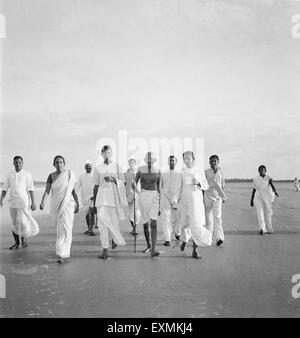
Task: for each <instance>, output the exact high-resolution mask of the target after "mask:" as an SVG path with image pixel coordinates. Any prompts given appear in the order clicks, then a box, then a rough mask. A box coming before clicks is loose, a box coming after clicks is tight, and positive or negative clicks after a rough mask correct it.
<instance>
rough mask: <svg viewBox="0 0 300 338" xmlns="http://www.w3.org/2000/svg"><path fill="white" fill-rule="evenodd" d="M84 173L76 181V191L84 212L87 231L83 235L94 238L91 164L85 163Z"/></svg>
mask: <svg viewBox="0 0 300 338" xmlns="http://www.w3.org/2000/svg"><path fill="white" fill-rule="evenodd" d="M84 168H85V173H83V174H81V175H80V176H79V179H78V185H77V189H78V191H79V190H80V193H81V203H82V205H83V207H84V210H85V218H86V223H87V226H88V230H87V231H85V233H84V234H87V235H90V236H95V233H94V231H93V226H94V224H95V213H94V212H93V211H94V209H93V206H94V205H93V195H94V193H93V190H94V180H93V172H92V163H91V162H90V161H87V162H86V164H85V166H84Z"/></svg>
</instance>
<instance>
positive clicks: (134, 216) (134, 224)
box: [133, 188, 136, 253]
mask: <svg viewBox="0 0 300 338" xmlns="http://www.w3.org/2000/svg"><path fill="white" fill-rule="evenodd" d="M133 231H134V253H136V212H135V188H134V189H133Z"/></svg>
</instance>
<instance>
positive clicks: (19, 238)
mask: <svg viewBox="0 0 300 338" xmlns="http://www.w3.org/2000/svg"><path fill="white" fill-rule="evenodd" d="M23 163H24V162H23V158H22V157H21V156H15V157H14V159H13V165H14V167H15V170H14V171H12V172H11V173H10V174H9V175H8V176H7V178H6V180H5V182H4V186H3V190H2V193H1V198H0V205H1V207H2V206H3V199H4V197H5V196H6V193H7V191H8V190H10V199H9V201H8V202H9V210H10V215H11V219H12V225H13V227H12V233H13V236H14V240H15V244H14V245H12V246H11V247H10V250H16V249H18V248H19V247H20V244H21V245H22V248H26V247H27V246H28V243H27V241H26V238H28V237H32V236H35V235H36V234H38V232H39V226H38V224H37V222H36V221H35V219H34V218H33V217H32V215H31V212H30V209H31V210H35V209H36V204H35V199H34V185H33V180H32V176H31V174H30V173H28V172H27V171H25V170H24V169H23Z"/></svg>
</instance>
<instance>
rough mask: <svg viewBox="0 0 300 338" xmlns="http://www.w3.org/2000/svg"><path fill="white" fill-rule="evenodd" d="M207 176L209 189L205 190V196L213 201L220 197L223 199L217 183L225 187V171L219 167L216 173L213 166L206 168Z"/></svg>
mask: <svg viewBox="0 0 300 338" xmlns="http://www.w3.org/2000/svg"><path fill="white" fill-rule="evenodd" d="M205 176H206V179H207V183H208V186H209V187H208V189H207V190H206V191H205V196H206V197H207V198H209V199H211V200H212V201H216V200H218V199H222V197H221V196H220V194H219V191H218V189H216V186H215V184H217V185H219V186H220V187H222V188H223V187H224V185H225V177H224V173H223V171H222V170H221V168H218V170H217V172H216V173H214V171H213V169H212V168H209V169H206V170H205Z"/></svg>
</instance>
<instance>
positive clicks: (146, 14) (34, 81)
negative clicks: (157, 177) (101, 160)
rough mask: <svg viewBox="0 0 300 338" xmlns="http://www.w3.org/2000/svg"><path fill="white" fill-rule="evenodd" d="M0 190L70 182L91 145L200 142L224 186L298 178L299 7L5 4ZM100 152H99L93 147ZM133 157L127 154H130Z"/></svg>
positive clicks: (169, 2) (266, 2)
mask: <svg viewBox="0 0 300 338" xmlns="http://www.w3.org/2000/svg"><path fill="white" fill-rule="evenodd" d="M0 12H1V13H2V14H4V15H5V17H6V25H7V26H6V39H2V40H1V54H2V114H1V154H0V156H1V157H0V180H3V179H4V177H5V176H6V173H7V172H8V171H9V170H11V169H13V167H12V157H13V156H14V155H16V154H20V155H23V156H24V159H25V167H24V168H25V169H27V170H28V171H30V172H31V173H32V174H33V176H34V179H35V180H45V179H46V177H47V175H48V174H49V172H51V171H52V170H53V169H54V168H53V167H52V160H53V157H54V155H56V154H60V153H61V154H63V155H65V157H66V159H67V164H68V167H71V168H72V169H73V170H74V171H75V173H76V174H77V175H78V174H80V173H81V171H82V169H83V165H84V162H85V160H87V159H90V160H91V161H92V162H95V161H96V158H97V155H98V151H97V144H98V146H99V139H101V138H103V137H111V138H114V139H115V140H116V143H117V145H118V138H117V136H118V131H119V130H120V129H122V130H126V132H127V134H128V138H129V139H131V138H134V137H140V138H141V137H144V138H145V139H147V140H149V138H150V137H152V138H158V139H160V138H163V137H166V138H169V139H171V138H172V137H179V138H180V139H183V138H184V137H191V138H192V139H195V138H203V139H204V150H205V151H204V162H205V164H206V163H207V161H208V159H207V158H208V156H209V155H211V154H213V153H216V154H218V155H219V156H220V159H221V163H220V164H221V167H222V168H223V169H224V171H225V174H226V176H227V177H229V178H234V177H240V178H246V177H253V176H254V175H256V174H257V167H258V165H260V164H265V165H266V166H267V169H268V172H269V174H270V175H271V176H272V177H273V178H274V179H293V178H294V177H295V176H298V177H300V137H299V131H300V113H299V111H300V110H299V109H300V100H299V89H300V86H299V84H300V82H299V56H300V55H299V54H300V39H294V38H293V37H292V34H291V29H292V26H293V24H292V22H291V18H292V16H293V15H294V14H295V13H300V3H299V2H298V3H297V2H295V1H294V2H293V1H270V0H257V1H254V0H251V1H250V0H249V1H243V0H231V1H230V0H226V1H200V0H199V1H196V0H123V1H120V0H105V1H104V0H97V1H96V0H26V1H23V0H18V1H17V0H4V1H2V4H1V11H0ZM100 143H101V141H100ZM129 155H130V154H129Z"/></svg>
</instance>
